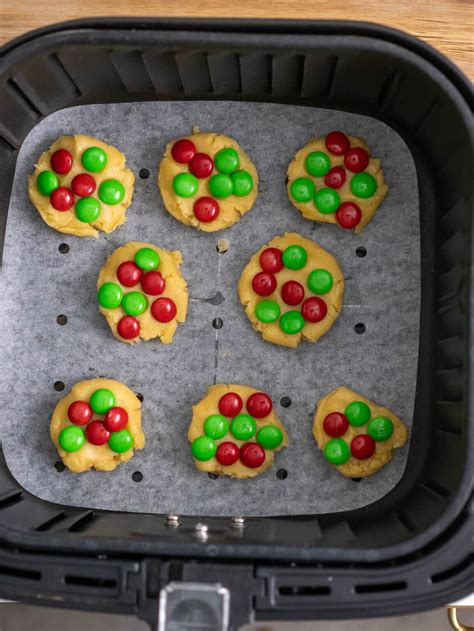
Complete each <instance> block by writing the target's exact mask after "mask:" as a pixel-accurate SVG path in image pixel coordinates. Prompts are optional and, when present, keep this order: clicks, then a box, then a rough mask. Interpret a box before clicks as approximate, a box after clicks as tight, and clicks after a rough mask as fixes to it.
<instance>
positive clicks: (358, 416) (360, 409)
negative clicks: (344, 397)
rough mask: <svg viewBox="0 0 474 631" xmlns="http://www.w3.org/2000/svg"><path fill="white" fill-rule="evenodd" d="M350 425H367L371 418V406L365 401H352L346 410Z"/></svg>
mask: <svg viewBox="0 0 474 631" xmlns="http://www.w3.org/2000/svg"><path fill="white" fill-rule="evenodd" d="M344 414H345V415H346V417H347V420H348V421H349V424H350V425H354V426H355V427H359V426H360V425H365V423H367V422H368V420H369V419H370V408H369V406H368V405H367V403H364V402H363V401H352V403H349V405H348V406H347V407H346V409H345V410H344Z"/></svg>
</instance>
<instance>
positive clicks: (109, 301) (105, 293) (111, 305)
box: [97, 283, 123, 309]
mask: <svg viewBox="0 0 474 631" xmlns="http://www.w3.org/2000/svg"><path fill="white" fill-rule="evenodd" d="M122 298H123V291H122V288H121V287H120V285H117V283H104V284H103V285H101V286H100V289H99V291H98V292H97V300H98V301H99V304H100V306H101V307H104V309H115V308H116V307H118V306H119V305H120V303H121V302H122Z"/></svg>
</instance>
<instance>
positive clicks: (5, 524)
mask: <svg viewBox="0 0 474 631" xmlns="http://www.w3.org/2000/svg"><path fill="white" fill-rule="evenodd" d="M161 99H174V100H177V99H182V100H193V99H212V100H216V99H221V100H226V99H228V100H244V101H268V102H273V103H285V104H295V105H306V106H310V107H311V106H313V107H327V108H331V109H336V110H337V109H339V110H346V111H351V112H356V113H361V114H364V115H367V116H371V117H374V118H376V119H379V120H381V121H383V122H385V123H386V124H388V125H390V126H391V127H393V129H395V130H396V131H397V132H398V133H399V134H400V135H401V136H402V138H403V139H404V140H405V142H406V143H407V145H408V147H409V149H410V151H411V152H412V155H413V158H414V161H415V164H416V170H417V176H418V185H419V206H420V229H421V327H420V341H419V361H418V377H417V389H416V401H415V412H414V418H413V431H412V436H411V443H410V450H409V455H408V464H407V467H406V470H405V474H404V476H403V478H402V480H401V481H400V482H399V483H398V485H397V486H396V487H395V488H394V489H393V490H392V491H391V492H390V493H389V494H388V495H386V496H385V497H384V498H383V499H381V500H379V501H376V502H374V503H373V504H371V505H369V506H366V507H364V508H361V509H358V510H354V511H350V512H343V513H334V514H325V515H318V516H314V517H313V516H301V517H298V516H291V517H269V518H246V519H244V520H243V523H242V520H238V519H237V520H236V519H232V516H229V517H228V518H223V517H219V518H218V517H212V518H207V517H206V516H205V515H203V516H201V517H199V518H196V517H179V518H178V519H175V518H173V517H170V516H168V517H167V516H166V515H134V514H131V513H114V512H111V511H100V510H94V511H92V510H85V509H78V508H72V507H69V506H60V505H57V504H53V503H48V502H45V501H42V500H40V499H38V498H36V497H34V496H33V495H31V494H29V493H28V492H26V491H25V490H23V489H22V488H21V487H20V486H19V485H18V483H17V482H16V481H15V479H14V478H13V477H12V476H11V474H10V473H9V471H8V469H7V467H6V465H5V462H4V461H2V462H1V464H0V596H2V597H3V598H11V599H15V600H22V601H28V602H35V603H38V604H48V603H54V604H55V605H59V606H63V607H71V608H78V609H88V610H98V611H106V612H116V613H129V614H133V613H134V614H137V615H139V616H140V617H142V618H144V619H146V620H149V621H150V622H153V621H155V623H156V619H157V614H158V598H159V594H160V591H162V598H163V594H164V593H165V591H166V593H167V595H168V597H169V598H170V599H171V598H172V596H173V589H175V590H179V586H180V585H181V587H184V588H186V587H189V586H190V584H192V583H201V584H206V585H207V584H208V585H211V586H215V585H216V584H220V585H221V586H222V588H224V589H218V588H216V587H210V588H209V589H210V593H211V595H212V597H214V596H215V597H216V598H218V599H221V601H222V602H223V601H224V600H225V598H223V594H224V596H225V588H227V590H228V592H229V594H230V620H231V627H230V628H237V626H238V625H239V624H241V623H244V622H247V621H248V620H249V618H251V617H252V615H254V617H255V618H256V619H317V618H340V617H362V616H367V615H374V616H380V615H389V614H395V613H407V612H410V611H416V610H420V609H428V608H431V607H435V606H438V605H442V604H445V603H448V602H449V601H452V600H454V599H457V598H459V597H461V596H463V595H465V594H466V593H467V592H469V590H470V587H471V585H470V582H471V576H472V575H471V561H472V556H471V555H470V542H471V532H472V521H470V517H471V516H472V504H470V494H471V490H472V460H473V432H472V427H473V422H472V421H473V417H474V414H473V411H474V406H473V398H472V381H473V376H472V375H473V371H472V368H473V355H472V350H470V348H471V346H470V344H472V332H473V304H474V303H473V291H472V274H471V271H472V268H471V266H472V252H473V236H472V207H471V202H472V177H471V175H472V174H471V169H472V124H471V122H472V121H471V108H472V91H471V86H470V85H469V83H468V82H467V80H466V78H465V77H464V76H463V75H462V74H461V73H460V72H459V70H458V69H457V68H456V67H455V66H453V65H452V64H451V63H450V62H449V61H448V60H447V59H446V58H444V57H443V56H442V55H440V54H439V53H437V52H436V51H434V50H433V49H431V48H430V47H428V46H426V45H425V44H423V43H421V42H420V41H418V40H416V39H414V38H412V37H410V36H408V35H404V34H402V33H399V32H397V31H392V30H390V29H386V28H383V27H380V26H376V25H370V24H364V23H351V22H330V21H328V22H296V21H294V22H278V21H246V20H233V21H224V20H206V21H197V20H196V21H193V20H159V19H147V20H135V19H117V20H112V19H99V20H83V21H77V22H69V23H66V24H59V25H54V26H51V27H48V28H45V29H42V30H39V31H35V32H33V33H29V34H27V35H25V36H23V37H21V38H19V39H17V40H15V41H13V42H11V43H10V44H8V45H7V46H6V47H4V49H3V51H2V52H1V56H0V114H1V116H0V158H1V165H2V177H1V179H0V194H1V205H0V218H1V223H0V239H1V241H2V242H3V237H4V232H5V224H6V219H7V209H8V202H9V196H10V191H11V186H12V178H13V173H14V170H15V165H16V159H17V155H18V151H19V148H20V146H21V144H22V142H23V140H24V138H25V137H26V135H27V134H28V133H29V131H30V130H31V129H32V128H33V127H34V126H35V125H36V124H37V123H38V122H39V121H40V120H41V118H43V117H44V116H47V115H48V114H50V113H52V112H54V111H56V110H59V109H63V108H68V107H71V106H75V105H80V104H88V103H116V102H124V101H141V100H143V101H144V100H161ZM198 524H201V526H198V528H196V526H197V525H198ZM203 524H204V527H203V526H202V525H203ZM206 526H207V531H206ZM169 583H173V584H174V588H173V587H171V588H170V587H168V589H167V590H163V588H165V586H166V585H168V584H169ZM176 584H177V585H176ZM212 590H214V591H212ZM175 593H176V592H175ZM190 593H192V594H193V598H195V599H196V597H198V596H197V595H196V594H197V592H196V590H194V591H193V590H190ZM222 598H223V600H222ZM222 602H221V604H222ZM165 604H166V603H164V600H162V606H163V607H164V606H165ZM163 610H164V609H163ZM163 628H165V627H163ZM216 628H217V627H216Z"/></svg>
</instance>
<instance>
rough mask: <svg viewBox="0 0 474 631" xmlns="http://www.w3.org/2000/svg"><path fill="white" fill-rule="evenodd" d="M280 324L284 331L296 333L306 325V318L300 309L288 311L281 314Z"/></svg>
mask: <svg viewBox="0 0 474 631" xmlns="http://www.w3.org/2000/svg"><path fill="white" fill-rule="evenodd" d="M279 324H280V329H281V330H282V331H283V333H287V334H288V335H295V334H296V333H299V332H300V331H301V329H302V328H303V327H304V318H303V316H302V315H301V313H300V312H299V311H287V312H286V313H284V314H283V315H282V316H281V318H280V322H279Z"/></svg>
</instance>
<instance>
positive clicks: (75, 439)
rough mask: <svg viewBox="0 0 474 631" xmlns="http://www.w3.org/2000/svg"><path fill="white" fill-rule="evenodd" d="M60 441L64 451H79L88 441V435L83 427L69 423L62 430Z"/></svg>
mask: <svg viewBox="0 0 474 631" xmlns="http://www.w3.org/2000/svg"><path fill="white" fill-rule="evenodd" d="M58 441H59V445H60V446H61V447H62V448H63V449H64V451H77V450H78V449H80V448H81V447H82V446H83V445H84V443H85V442H86V436H85V434H84V430H83V429H82V427H79V426H78V425H69V426H68V427H65V428H64V429H62V430H61V432H60V433H59V436H58Z"/></svg>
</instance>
